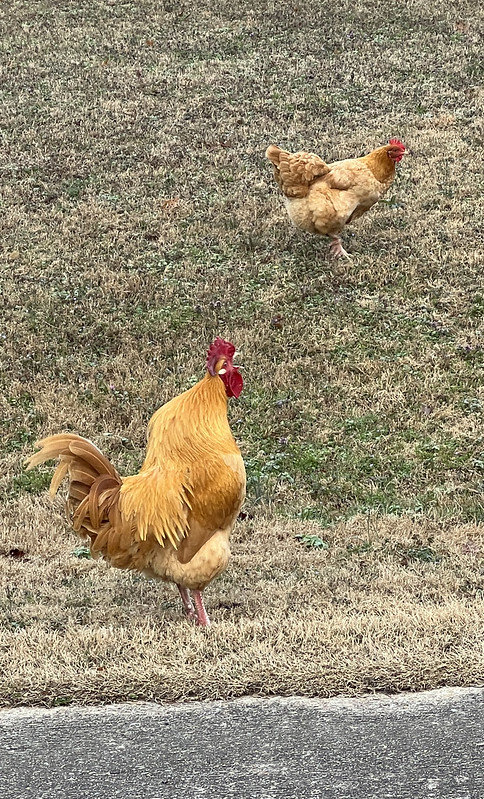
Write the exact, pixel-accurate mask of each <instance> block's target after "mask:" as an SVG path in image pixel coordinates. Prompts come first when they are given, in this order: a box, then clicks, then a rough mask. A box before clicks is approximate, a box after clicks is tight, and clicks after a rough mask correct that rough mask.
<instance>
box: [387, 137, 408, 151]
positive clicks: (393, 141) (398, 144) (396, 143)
mask: <svg viewBox="0 0 484 799" xmlns="http://www.w3.org/2000/svg"><path fill="white" fill-rule="evenodd" d="M388 144H393V145H394V146H395V147H400V148H401V149H402V150H405V149H406V148H405V145H404V144H403V142H401V141H400V139H389V140H388Z"/></svg>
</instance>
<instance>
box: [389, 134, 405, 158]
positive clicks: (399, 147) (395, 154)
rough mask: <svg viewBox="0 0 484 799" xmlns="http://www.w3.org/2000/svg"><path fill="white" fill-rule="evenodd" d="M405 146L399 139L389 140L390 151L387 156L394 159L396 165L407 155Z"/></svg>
mask: <svg viewBox="0 0 484 799" xmlns="http://www.w3.org/2000/svg"><path fill="white" fill-rule="evenodd" d="M406 151H407V150H406V147H405V145H404V144H403V143H402V142H401V141H400V140H399V139H389V140H388V149H387V155H388V157H389V158H391V159H392V161H394V162H395V163H396V164H398V162H399V161H401V160H402V158H403V156H404V155H405V153H406Z"/></svg>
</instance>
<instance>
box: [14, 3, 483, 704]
mask: <svg viewBox="0 0 484 799" xmlns="http://www.w3.org/2000/svg"><path fill="white" fill-rule="evenodd" d="M481 23H482V17H481V18H480V17H479V15H478V14H477V13H476V8H475V4H471V3H470V2H467V1H466V0H457V1H456V2H455V3H453V4H452V5H446V4H443V3H442V2H439V0H430V2H427V3H425V4H424V3H418V2H416V1H415V0H414V2H408V1H407V2H405V0H404V2H402V3H400V4H398V5H394V6H391V5H390V6H389V5H388V3H384V2H382V0H376V2H375V4H374V6H373V7H372V8H371V10H370V7H369V4H363V3H361V1H359V0H356V2H355V3H349V2H347V0H336V2H335V3H333V4H332V5H331V6H330V7H326V6H324V5H321V4H320V5H319V6H315V4H313V3H308V2H306V3H302V4H301V3H298V4H296V3H295V2H291V3H289V2H280V3H277V4H274V3H271V2H266V3H262V2H260V0H255V2H248V0H240V2H239V3H238V4H237V5H236V6H234V7H232V6H231V5H230V4H228V3H224V2H221V0H212V1H211V2H210V3H208V2H206V1H205V0H201V2H198V3H194V2H192V1H191V0H185V2H183V0H181V1H180V2H177V3H174V2H171V0H165V2H159V1H158V0H138V2H114V0H104V1H102V0H84V2H82V1H81V0H76V2H71V3H67V2H65V1H64V2H61V1H60V0H37V2H32V1H31V0H29V2H27V0H22V2H18V1H16V0H12V1H11V2H10V3H9V4H8V8H7V6H6V5H5V4H4V5H3V6H0V51H1V54H2V57H1V62H0V63H1V81H0V97H1V104H0V131H1V147H0V174H1V181H0V228H1V237H0V269H1V272H0V275H1V277H0V279H1V288H2V295H3V299H4V311H3V325H2V330H1V336H2V347H1V351H0V362H1V367H2V368H1V373H0V380H1V383H2V386H1V387H2V392H1V399H0V402H1V415H0V421H1V433H2V435H1V440H0V456H1V461H2V468H1V479H0V490H1V499H0V502H1V515H0V586H1V589H0V591H1V593H0V704H3V705H8V704H21V703H31V704H38V703H54V704H55V703H69V702H97V701H108V700H116V701H121V700H125V699H146V698H148V699H159V700H163V699H167V700H173V699H178V698H207V697H231V696H240V695H243V694H247V693H258V694H274V693H283V694H291V693H297V694H305V695H320V696H328V695H331V694H334V693H341V692H345V693H362V692H367V691H375V690H386V691H399V690H404V689H409V690H419V689H422V688H433V687H437V686H439V685H471V684H477V683H480V684H482V683H483V682H484V644H483V641H482V628H483V624H484V601H483V598H484V594H483V592H484V526H483V521H484V505H483V499H482V496H483V489H484V434H483V413H484V388H483V381H482V377H483V360H484V358H483V355H484V349H483V348H484V335H483V315H484V280H483V276H482V265H483V261H484V235H483V232H482V231H483V229H484V224H483V223H484V213H483V201H482V156H481V149H482V138H483V114H482V107H483V97H484V94H483V91H482V59H481V55H482V53H481V44H480V42H481V41H482V39H481V34H482V24H481ZM392 136H397V137H399V138H401V139H402V140H403V141H404V142H405V144H406V145H407V146H408V148H409V149H410V151H411V155H409V156H408V157H406V158H404V160H403V161H402V162H401V164H399V165H398V168H397V171H398V174H397V177H396V180H395V183H394V184H393V186H392V188H391V189H390V191H389V192H388V194H387V195H386V196H385V198H384V199H383V201H382V202H380V203H379V204H378V205H377V206H375V207H374V208H373V209H371V210H370V211H369V212H368V214H366V215H365V216H364V217H363V218H362V219H361V220H359V221H358V222H357V223H355V225H352V226H349V227H348V228H347V230H346V231H345V233H344V234H343V243H344V246H345V247H346V248H347V249H348V250H349V251H350V253H351V255H352V261H351V262H343V263H342V262H335V261H332V260H330V259H329V258H328V254H327V250H328V243H327V241H326V240H324V239H318V238H316V237H311V236H308V235H306V234H303V233H301V232H298V231H295V230H294V229H292V228H291V226H290V224H289V221H288V219H287V216H286V213H285V210H284V207H283V203H282V202H281V199H280V196H279V194H278V189H277V186H276V184H275V183H274V181H273V178H272V170H271V168H270V165H269V164H268V162H266V160H265V158H264V152H265V149H266V147H267V145H268V144H269V143H271V142H273V143H277V144H279V145H281V146H283V147H285V148H287V149H290V150H298V149H307V150H310V151H313V152H316V153H318V154H320V155H321V156H322V157H324V158H325V160H326V161H331V160H336V159H340V158H344V157H351V156H356V155H361V154H363V153H365V152H369V151H370V150H371V149H373V148H375V147H377V146H380V145H381V144H384V143H385V142H386V141H387V140H388V138H389V137H392ZM215 335H222V336H224V337H226V338H229V339H230V340H231V341H233V342H234V344H235V345H236V347H237V349H238V350H240V351H241V355H240V357H239V359H238V360H239V362H240V363H241V365H242V366H243V374H244V381H245V388H244V392H243V394H242V395H241V398H240V400H239V401H236V402H235V401H232V402H231V404H230V409H229V416H230V422H231V426H232V430H233V432H234V435H235V437H236V439H237V441H238V443H239V445H240V448H241V451H242V454H243V456H244V459H245V462H246V467H247V476H248V498H247V502H246V506H245V508H244V512H243V518H241V519H240V521H239V523H238V525H237V527H236V530H235V531H234V535H233V539H232V552H233V558H232V561H231V564H230V566H229V568H228V570H227V572H225V574H223V575H222V576H221V577H220V578H218V579H217V580H216V581H215V582H214V583H212V584H211V585H210V586H209V587H208V589H207V591H206V594H205V597H206V603H207V610H208V612H209V614H210V616H211V618H212V621H213V626H212V628H211V629H210V631H209V632H208V634H207V633H206V631H204V630H200V629H194V628H192V627H190V625H189V624H188V622H187V621H186V620H185V619H184V618H183V617H182V615H181V603H180V602H179V599H178V596H177V595H176V594H175V590H174V589H173V587H172V586H169V585H165V584H156V583H153V582H151V581H147V580H145V579H143V578H141V577H139V576H138V575H130V574H127V573H123V572H119V571H115V570H113V569H111V568H109V566H108V565H107V564H105V563H102V562H95V561H93V560H91V559H89V558H86V557H85V555H86V553H85V551H84V550H83V548H82V542H79V541H78V540H77V539H76V538H75V536H74V535H73V534H72V533H71V532H69V528H68V526H67V524H66V522H65V519H64V516H63V511H62V502H61V501H60V500H57V501H56V502H55V503H54V504H53V503H52V502H51V501H50V500H49V498H48V496H47V487H48V483H49V479H50V476H51V474H52V468H50V467H43V468H41V469H36V470H35V471H32V472H28V473H26V472H25V471H24V470H23V461H24V458H25V457H26V456H27V455H28V454H29V453H30V452H31V451H32V449H33V444H34V442H35V441H36V440H37V439H38V438H40V437H41V436H43V435H48V434H50V433H55V432H60V431H63V430H70V431H74V432H77V433H80V434H81V435H84V436H86V437H88V438H90V439H92V440H93V441H94V442H96V443H97V444H98V446H100V447H101V449H103V451H104V452H105V453H106V454H107V455H108V456H109V457H110V458H111V459H112V461H113V462H114V464H115V465H116V466H117V468H118V469H119V470H120V471H121V473H123V474H129V473H133V472H134V471H136V470H137V469H138V468H139V465H140V463H141V461H142V459H143V454H144V447H145V434H146V425H147V422H148V420H149V418H150V416H151V415H152V413H153V412H154V411H155V410H156V409H157V408H158V407H159V406H160V405H161V404H162V403H164V402H166V401H167V400H168V399H170V398H171V397H173V396H175V395H176V394H178V393H180V392H181V391H183V390H185V389H186V388H188V387H189V386H190V385H192V384H193V383H194V382H195V381H196V380H197V379H199V377H201V375H202V374H203V366H204V358H205V351H206V348H207V346H208V344H209V343H210V341H211V339H212V338H213V337H214V336H215Z"/></svg>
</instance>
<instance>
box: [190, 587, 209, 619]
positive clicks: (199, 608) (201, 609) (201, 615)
mask: <svg viewBox="0 0 484 799" xmlns="http://www.w3.org/2000/svg"><path fill="white" fill-rule="evenodd" d="M192 594H193V601H194V602H195V610H196V613H197V624H199V625H200V627H210V619H209V618H208V613H207V611H206V610H205V605H204V604H203V597H202V592H201V591H192Z"/></svg>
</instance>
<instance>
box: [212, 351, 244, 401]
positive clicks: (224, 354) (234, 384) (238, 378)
mask: <svg viewBox="0 0 484 799" xmlns="http://www.w3.org/2000/svg"><path fill="white" fill-rule="evenodd" d="M234 355H235V347H234V345H233V344H231V343H230V341H225V339H223V338H220V337H218V336H217V338H216V339H215V341H213V342H212V343H211V344H210V347H209V349H208V352H207V369H208V371H209V373H210V374H211V375H212V377H216V376H218V377H220V379H221V380H222V381H223V384H224V386H225V391H226V393H227V397H239V396H240V392H241V391H242V388H243V385H244V381H243V380H242V375H241V374H240V372H239V370H238V369H237V367H236V366H234V365H233V363H232V360H233V357H234Z"/></svg>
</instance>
